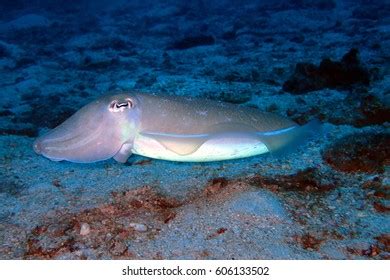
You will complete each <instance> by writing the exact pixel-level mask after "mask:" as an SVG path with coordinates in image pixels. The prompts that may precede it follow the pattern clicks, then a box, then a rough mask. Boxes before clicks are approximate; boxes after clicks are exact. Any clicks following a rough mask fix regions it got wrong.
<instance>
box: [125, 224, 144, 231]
mask: <svg viewBox="0 0 390 280" xmlns="http://www.w3.org/2000/svg"><path fill="white" fill-rule="evenodd" d="M129 226H130V227H132V228H133V229H134V230H135V231H139V232H145V231H147V230H148V227H147V226H146V225H144V224H138V223H130V224H129Z"/></svg>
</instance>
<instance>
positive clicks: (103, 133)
mask: <svg viewBox="0 0 390 280" xmlns="http://www.w3.org/2000/svg"><path fill="white" fill-rule="evenodd" d="M319 127H320V123H319V122H318V121H312V122H310V123H308V124H306V125H303V126H299V125H298V124H296V123H295V122H293V121H292V120H290V119H288V118H285V117H282V116H279V115H276V114H272V113H265V112H261V111H260V110H258V109H254V108H248V107H241V106H237V105H234V104H229V103H223V102H217V101H211V100H205V99H193V98H183V97H172V96H157V95H148V94H127V93H125V94H117V95H111V96H105V97H102V98H100V99H98V100H96V101H94V102H92V103H90V104H88V105H86V106H84V107H83V108H81V109H80V110H79V111H77V112H76V113H75V114H74V115H73V116H71V117H70V118H69V119H67V120H66V121H65V122H64V123H62V124H61V125H59V126H58V127H56V128H54V129H53V130H51V131H49V132H48V133H47V134H45V135H43V136H41V137H39V138H38V139H37V140H36V141H35V142H34V150H35V151H36V152H37V153H38V154H41V155H43V156H45V157H47V158H49V159H51V160H53V161H61V160H66V161H71V162H81V163H88V162H96V161H102V160H106V159H109V158H114V159H115V160H116V161H118V162H126V161H127V159H128V158H129V157H130V155H131V154H139V155H142V156H146V157H151V158H156V159H163V160H172V161H190V162H205V161H219V160H228V159H236V158H244V157H250V156H255V155H259V154H264V153H268V152H275V151H279V150H283V149H285V148H288V147H294V146H297V145H299V144H300V143H302V140H305V139H307V138H308V137H309V136H310V135H313V134H315V133H316V132H317V131H318V129H319Z"/></svg>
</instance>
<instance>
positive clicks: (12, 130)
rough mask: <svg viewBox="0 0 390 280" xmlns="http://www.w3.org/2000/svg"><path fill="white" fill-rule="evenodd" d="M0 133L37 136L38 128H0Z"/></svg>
mask: <svg viewBox="0 0 390 280" xmlns="http://www.w3.org/2000/svg"><path fill="white" fill-rule="evenodd" d="M0 135H20V136H27V137H37V136H38V130H37V128H36V127H29V128H20V129H16V128H0Z"/></svg>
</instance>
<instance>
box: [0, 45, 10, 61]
mask: <svg viewBox="0 0 390 280" xmlns="http://www.w3.org/2000/svg"><path fill="white" fill-rule="evenodd" d="M8 56H9V51H8V50H7V48H6V47H5V46H3V45H2V44H0V58H4V57H8Z"/></svg>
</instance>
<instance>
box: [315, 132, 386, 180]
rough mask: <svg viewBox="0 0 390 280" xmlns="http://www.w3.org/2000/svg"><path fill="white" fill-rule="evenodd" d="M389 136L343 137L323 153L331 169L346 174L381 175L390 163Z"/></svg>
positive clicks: (362, 135) (353, 135)
mask: <svg viewBox="0 0 390 280" xmlns="http://www.w3.org/2000/svg"><path fill="white" fill-rule="evenodd" d="M389 143H390V136H389V134H386V133H378V134H369V133H358V134H352V135H348V136H345V137H343V138H341V139H340V140H339V141H337V142H336V143H335V144H334V145H333V146H332V147H329V148H328V149H327V150H325V152H324V153H323V155H322V157H323V159H324V160H325V162H326V163H327V164H328V165H330V166H331V167H332V168H334V169H336V170H338V171H342V172H347V173H360V172H366V173H383V172H384V168H385V166H386V165H389V163H390V145H389Z"/></svg>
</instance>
